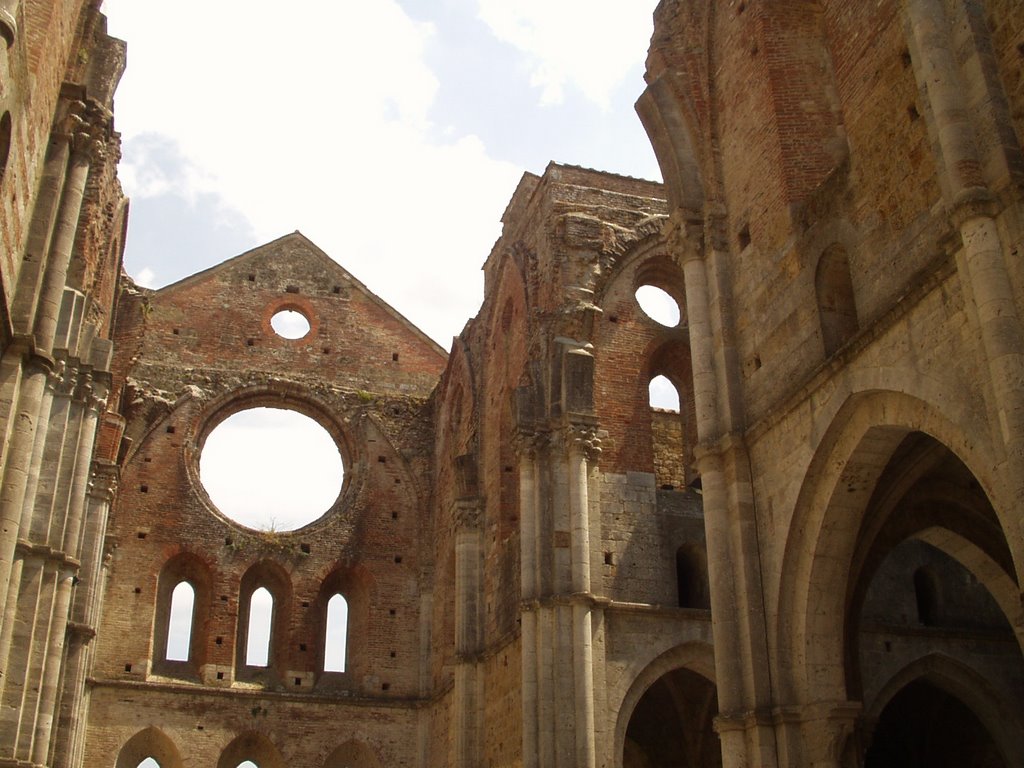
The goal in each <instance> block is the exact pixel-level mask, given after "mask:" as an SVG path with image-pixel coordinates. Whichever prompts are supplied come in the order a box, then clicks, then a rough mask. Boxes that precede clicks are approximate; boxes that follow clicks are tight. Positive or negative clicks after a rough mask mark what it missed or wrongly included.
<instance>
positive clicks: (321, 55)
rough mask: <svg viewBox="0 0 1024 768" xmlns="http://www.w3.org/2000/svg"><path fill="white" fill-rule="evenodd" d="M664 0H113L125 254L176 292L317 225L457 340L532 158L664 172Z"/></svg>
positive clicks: (651, 174) (139, 276)
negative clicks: (119, 65)
mask: <svg viewBox="0 0 1024 768" xmlns="http://www.w3.org/2000/svg"><path fill="white" fill-rule="evenodd" d="M655 5H656V3H655V0H419V1H418V2H417V1H416V0H372V2H371V1H369V0H363V2H350V1H348V0H292V1H291V2H288V3H281V2H279V1H277V2H270V0H246V1H245V2H242V1H241V0H204V1H200V0H173V2H172V0H106V1H105V2H104V4H103V8H104V11H105V12H106V14H107V16H108V18H109V27H110V32H111V34H113V35H115V36H117V37H120V38H122V39H125V40H127V41H128V69H127V72H126V74H125V76H124V79H123V80H122V82H121V86H120V88H119V90H118V92H117V99H116V115H117V116H116V124H117V127H118V130H120V131H121V133H122V136H123V139H124V159H123V160H122V164H121V178H122V181H123V183H124V186H125V189H126V191H127V193H128V195H129V196H130V197H131V199H132V217H131V222H130V229H129V238H128V243H127V252H126V256H125V261H126V268H127V270H128V272H129V274H131V275H132V276H133V277H134V278H135V279H136V280H138V281H139V282H140V283H142V284H144V285H148V286H151V287H161V286H163V285H167V284H169V283H171V282H174V281H176V280H179V279H181V278H182V277H185V276H187V275H189V274H192V273H193V272H196V271H198V270H200V269H204V268H206V267H209V266H212V265H213V264H216V263H218V262H220V261H223V260H224V259H227V258H230V257H232V256H235V255H237V254H238V253H241V252H243V251H245V250H247V249H249V248H251V247H253V246H255V245H259V244H261V243H263V242H266V241H267V240H270V239H273V238H276V237H279V236H281V235H283V234H286V233H288V232H291V231H293V230H296V229H298V230H301V231H302V232H303V233H304V234H306V235H307V236H308V237H310V238H311V239H312V240H313V241H314V242H316V243H317V244H318V245H319V246H320V247H321V248H323V249H324V250H325V251H326V252H327V253H328V254H330V255H331V256H332V257H333V258H335V259H336V260H337V261H338V262H339V263H341V264H342V265H343V266H345V268H346V269H348V270H349V271H350V272H352V273H353V274H354V275H355V276H356V277H357V278H358V279H360V280H362V281H363V282H364V283H366V284H367V285H368V286H369V287H370V289H371V290H373V291H374V292H375V293H377V294H378V295H380V296H381V297H382V298H384V299H385V300H386V301H388V302H389V303H390V304H392V305H393V306H394V307H395V308H396V309H398V310H399V311H400V312H402V313H403V314H404V315H406V317H408V318H409V319H410V320H412V321H413V322H414V323H415V324H416V325H418V326H419V327H420V328H422V329H423V330H424V331H426V332H427V333H428V334H429V335H430V336H432V337H433V338H434V339H435V340H437V341H438V342H439V343H440V344H441V345H442V346H443V347H445V348H446V349H447V348H448V347H450V344H451V339H452V337H453V336H455V335H457V334H458V333H459V331H460V330H461V329H462V326H463V325H464V324H465V322H466V320H467V319H468V318H469V317H471V316H472V315H473V314H475V312H476V310H477V309H478V307H479V305H480V300H481V291H482V275H481V273H480V267H481V265H482V264H483V262H484V259H485V258H486V257H487V254H488V252H489V251H490V248H491V245H492V244H493V243H494V240H495V239H496V238H497V236H498V235H499V233H500V222H499V218H500V216H501V213H502V211H503V209H504V207H505V205H506V203H507V202H508V200H509V198H510V196H511V195H512V192H513V191H514V189H515V186H516V184H517V183H518V181H519V178H520V177H521V175H522V174H523V172H524V171H531V172H533V173H540V172H542V171H543V169H544V167H545V166H546V164H547V163H548V161H550V160H556V161H558V162H563V163H572V164H577V165H583V166H587V167H592V168H600V169H602V170H608V171H614V172H618V173H624V174H627V175H631V176H639V177H644V178H659V172H658V168H657V164H656V162H655V160H654V155H653V152H652V151H651V148H650V144H649V142H648V140H647V138H646V136H645V134H644V132H643V129H642V127H641V125H640V122H639V120H638V119H637V117H636V114H635V112H634V110H633V103H634V102H635V101H636V99H637V97H638V96H639V95H640V93H641V91H642V90H643V87H644V85H643V62H644V57H645V56H646V52H647V47H648V43H649V40H650V36H651V31H652V19H651V14H652V13H653V10H654V7H655Z"/></svg>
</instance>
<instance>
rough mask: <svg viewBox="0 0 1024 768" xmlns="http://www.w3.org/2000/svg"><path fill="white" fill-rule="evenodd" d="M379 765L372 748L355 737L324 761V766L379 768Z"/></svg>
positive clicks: (333, 767)
mask: <svg viewBox="0 0 1024 768" xmlns="http://www.w3.org/2000/svg"><path fill="white" fill-rule="evenodd" d="M381 765H382V763H381V761H380V759H379V758H378V757H377V755H376V754H374V752H373V750H372V749H370V748H369V747H368V746H366V745H365V744H364V743H362V742H361V741H356V740H355V739H352V740H350V741H346V742H345V743H344V744H342V745H341V746H340V747H338V748H337V749H335V750H334V751H333V752H331V754H330V755H329V756H328V757H327V760H326V761H324V768H381Z"/></svg>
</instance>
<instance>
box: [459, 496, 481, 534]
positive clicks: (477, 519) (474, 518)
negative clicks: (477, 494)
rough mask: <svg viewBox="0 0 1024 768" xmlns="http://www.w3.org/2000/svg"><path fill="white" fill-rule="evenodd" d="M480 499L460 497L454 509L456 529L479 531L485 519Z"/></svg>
mask: <svg viewBox="0 0 1024 768" xmlns="http://www.w3.org/2000/svg"><path fill="white" fill-rule="evenodd" d="M480 507H481V505H480V499H478V498H472V499H459V500H457V501H456V502H455V505H454V509H453V510H452V521H453V523H454V526H455V531H456V532H459V531H479V530H480V527H481V523H482V521H483V511H482V510H481V508H480Z"/></svg>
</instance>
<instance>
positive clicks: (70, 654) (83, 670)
mask: <svg viewBox="0 0 1024 768" xmlns="http://www.w3.org/2000/svg"><path fill="white" fill-rule="evenodd" d="M117 477H118V474H117V468H116V467H115V466H113V465H107V464H103V465H100V466H94V468H93V472H92V480H91V482H90V483H89V489H88V496H87V500H86V514H85V527H84V531H83V536H82V546H81V562H82V566H81V569H80V570H79V573H78V585H77V587H76V588H75V590H74V591H73V596H72V604H71V612H70V620H69V622H68V640H67V642H68V651H67V659H66V661H65V664H64V675H63V681H62V687H61V696H60V713H59V718H60V724H59V728H58V732H57V740H56V743H55V744H54V751H53V766H54V768H73V767H74V766H77V765H80V762H79V758H78V757H76V756H80V754H81V752H82V750H83V749H84V746H85V745H84V741H85V722H86V715H85V711H86V708H87V707H86V701H87V699H86V695H85V682H86V678H87V677H88V675H89V672H90V669H91V665H92V656H93V652H94V650H95V644H94V643H93V639H94V638H95V636H96V622H97V620H98V618H99V613H100V605H101V603H102V595H103V589H102V586H103V584H102V578H103V545H104V533H105V531H106V528H107V516H108V514H109V512H110V505H111V504H112V503H113V500H114V494H115V492H116V488H117Z"/></svg>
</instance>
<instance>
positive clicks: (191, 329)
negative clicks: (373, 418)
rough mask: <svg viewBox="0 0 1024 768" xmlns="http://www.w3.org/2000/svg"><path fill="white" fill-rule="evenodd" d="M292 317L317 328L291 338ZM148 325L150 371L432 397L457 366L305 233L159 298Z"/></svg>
mask: <svg viewBox="0 0 1024 768" xmlns="http://www.w3.org/2000/svg"><path fill="white" fill-rule="evenodd" d="M282 313H298V315H301V317H302V318H304V319H305V321H306V322H307V323H308V326H309V327H308V330H307V331H306V332H305V333H304V334H303V333H302V331H303V330H304V329H303V327H302V324H301V321H300V322H299V324H298V326H299V327H298V329H297V330H295V331H291V332H290V333H291V334H292V335H295V334H298V335H299V336H300V337H299V338H287V337H286V336H283V335H282V334H281V333H280V332H279V326H278V322H277V320H280V319H281V318H282V317H286V315H282ZM275 317H276V318H277V320H275ZM287 317H291V318H292V319H293V320H298V318H297V317H296V315H294V314H292V315H287ZM145 325H146V332H145V338H144V352H143V355H142V356H141V357H140V360H139V362H140V363H141V364H142V365H147V364H156V365H159V364H161V363H165V364H176V365H178V366H179V367H184V368H192V369H203V368H210V369H217V370H226V369H236V370H238V371H239V372H247V373H258V372H267V373H273V374H277V375H281V376H286V377H289V378H291V377H297V378H303V377H306V376H315V377H317V378H318V379H320V380H323V381H325V382H328V383H332V384H339V385H342V386H349V387H351V388H353V389H358V390H365V391H367V392H380V393H388V392H396V393H399V392H400V393H403V394H415V395H420V396H426V395H428V394H429V393H430V391H431V390H432V389H433V388H434V386H435V385H436V383H437V381H438V378H439V376H440V374H441V371H442V370H443V369H444V366H445V363H446V361H447V355H446V353H445V352H444V350H443V349H442V348H441V347H440V346H439V345H438V344H436V343H435V342H434V341H433V340H432V339H430V337H428V336H427V335H426V334H425V333H423V332H422V331H421V330H420V329H419V328H417V327H416V326H415V325H413V324H412V323H411V322H409V321H408V320H407V319H406V318H405V317H404V316H402V315H401V314H400V313H399V312H397V311H396V310H395V309H394V308H393V307H391V306H390V305H389V304H387V302H385V301H383V300H382V299H381V298H380V297H378V296H376V295H375V294H374V293H373V292H371V291H370V290H369V289H368V288H367V287H366V286H365V285H364V284H363V283H361V282H360V281H359V280H357V279H356V278H355V277H353V276H352V274H351V273H349V272H348V270H346V269H345V268H343V267H342V266H340V265H339V264H338V263H337V262H335V261H334V260H333V259H331V258H330V257H329V256H328V255H327V254H326V253H324V251H322V250H321V249H320V248H318V247H317V246H316V245H315V244H314V243H313V242H311V241H310V240H309V239H308V238H307V237H305V236H304V235H302V234H301V233H299V232H295V233H292V234H290V235H286V236H284V237H281V238H278V239H277V240H273V241H271V242H269V243H267V244H265V245H261V246H259V247H257V248H254V249H252V250H250V251H247V252H246V253H243V254H241V255H240V256H236V257H235V258H233V259H229V260H228V261H225V262H223V263H221V264H219V265H217V266H215V267H211V268H210V269H206V270H204V271H202V272H199V273H197V274H195V275H192V276H191V277H187V278H185V279H184V280H181V281H179V282H177V283H174V284H172V285H169V286H167V287H165V288H162V289H160V290H158V291H155V292H153V293H152V294H151V295H150V296H149V301H148V307H147V309H146V322H145ZM276 326H277V327H278V330H275V327H276ZM287 333H289V331H286V334H287Z"/></svg>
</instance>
